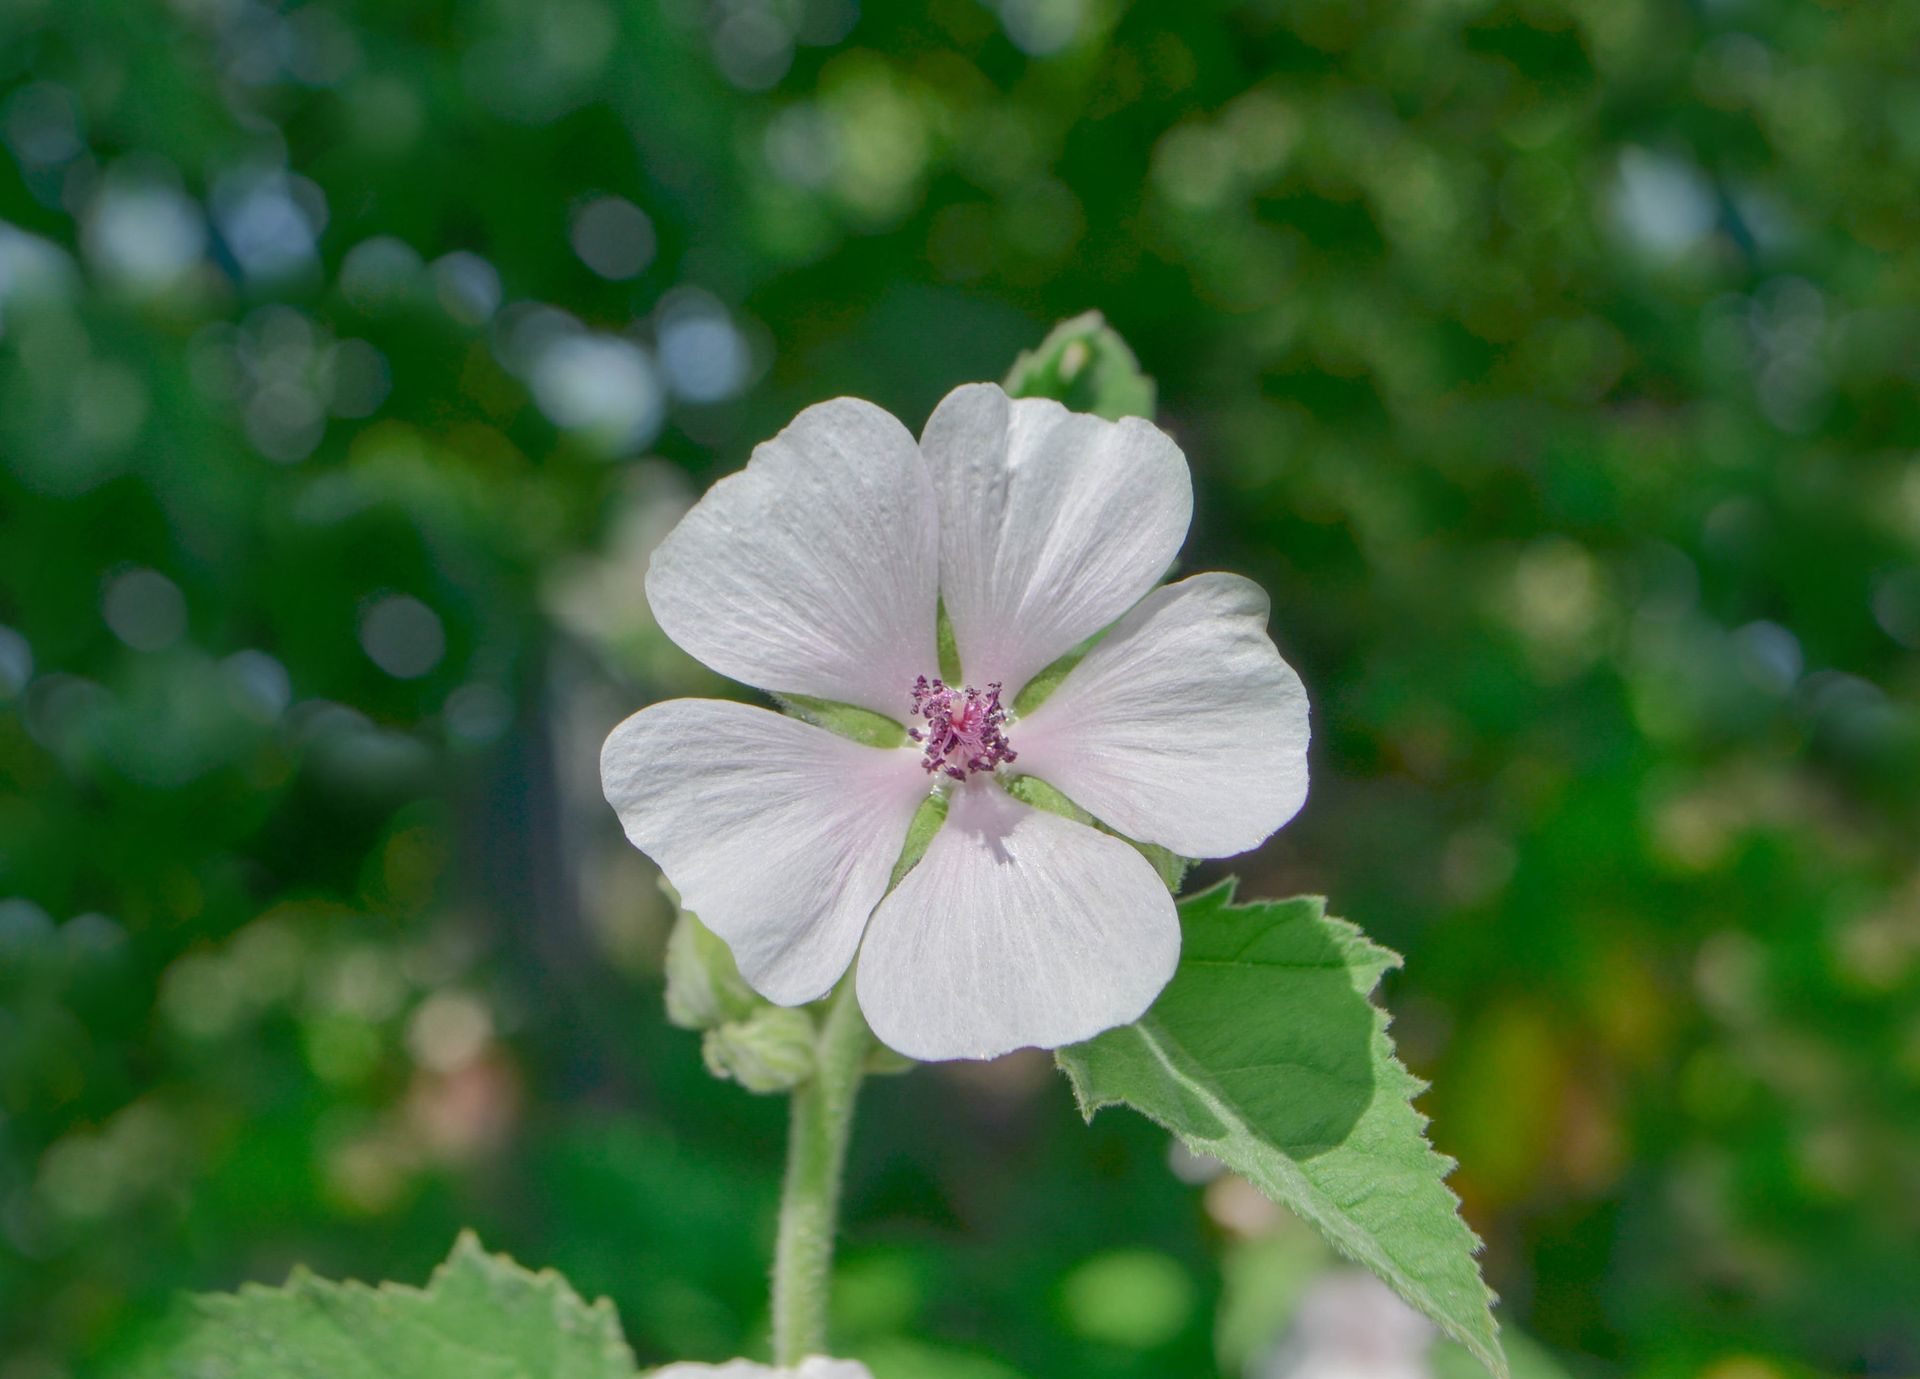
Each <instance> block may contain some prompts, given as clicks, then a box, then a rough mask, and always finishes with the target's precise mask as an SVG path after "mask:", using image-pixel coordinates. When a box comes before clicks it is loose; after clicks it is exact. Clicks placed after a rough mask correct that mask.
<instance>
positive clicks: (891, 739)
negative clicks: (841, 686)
mask: <svg viewBox="0 0 1920 1379" xmlns="http://www.w3.org/2000/svg"><path fill="white" fill-rule="evenodd" d="M909 697H910V696H909V695H908V693H907V691H906V689H905V688H904V687H903V688H902V690H901V692H900V698H901V701H902V702H903V703H905V702H906V701H907V700H908V699H909ZM774 698H776V699H778V700H779V701H780V707H781V708H783V709H785V710H786V711H787V712H788V713H790V714H792V715H793V716H794V717H795V718H799V719H804V720H805V721H807V722H808V723H811V724H813V725H814V726H815V727H817V728H825V729H826V730H827V731H828V732H830V733H838V734H839V735H840V736H841V737H845V738H851V739H852V740H853V741H855V742H864V743H865V744H866V745H867V746H869V747H904V746H905V745H906V742H907V730H906V728H905V727H904V726H902V725H901V724H900V723H898V722H896V721H894V720H893V719H891V718H888V717H887V716H886V715H885V714H883V713H875V712H874V711H873V710H872V709H861V708H856V707H854V706H853V705H852V704H837V703H835V702H834V701H833V700H831V699H815V698H813V697H812V696H810V695H805V694H779V695H775V696H774Z"/></svg>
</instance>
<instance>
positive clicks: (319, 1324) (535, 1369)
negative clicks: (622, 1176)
mask: <svg viewBox="0 0 1920 1379" xmlns="http://www.w3.org/2000/svg"><path fill="white" fill-rule="evenodd" d="M192 1309H193V1311H192V1315H191V1317H190V1318H189V1319H188V1322H187V1327H186V1331H185V1334H184V1335H183V1336H182V1337H180V1338H179V1339H178V1340H177V1341H176V1342H175V1343H174V1344H173V1345H172V1346H170V1347H169V1348H168V1349H167V1350H166V1351H165V1352H164V1353H163V1354H161V1355H159V1356H156V1357H151V1358H149V1359H147V1360H146V1361H144V1362H140V1363H138V1364H136V1366H135V1367H134V1368H133V1369H132V1370H131V1371H130V1376H131V1379H349V1377H350V1376H360V1375H404V1376H406V1379H634V1376H635V1375H636V1374H637V1373H638V1368H637V1366H636V1365H635V1364H634V1359H633V1353H632V1352H631V1351H630V1350H628V1349H627V1343H626V1341H625V1339H623V1338H622V1336H621V1334H620V1322H619V1319H618V1318H617V1317H616V1316H615V1315H614V1311H613V1304H612V1303H610V1302H608V1301H607V1300H606V1299H604V1298H602V1299H601V1300H600V1301H598V1302H596V1303H592V1304H588V1303H585V1302H582V1301H581V1300H580V1296H579V1294H577V1293H575V1292H574V1291H573V1289H572V1288H571V1287H570V1286H569V1285H568V1283H567V1281H566V1280H565V1279H563V1278H561V1277H560V1276H559V1275H558V1274H556V1273H553V1272H552V1271H550V1270H549V1271H545V1272H542V1273H538V1274H535V1273H530V1272H528V1271H527V1270H525V1269H522V1268H521V1267H520V1266H519V1265H517V1264H515V1263H514V1262H513V1261H512V1260H510V1259H507V1258H506V1257H505V1256H504V1255H489V1254H487V1253H486V1252H485V1251H484V1250H482V1249H481V1248H480V1243H479V1242H478V1241H477V1240H475V1239H474V1237H473V1236H472V1235H471V1234H463V1235H462V1236H461V1237H460V1239H459V1241H458V1242H457V1243H456V1244H455V1245H454V1247H453V1254H452V1255H451V1257H449V1258H448V1260H447V1262H446V1263H445V1264H442V1265H441V1266H440V1267H439V1268H438V1269H437V1270H435V1271H434V1275H433V1278H432V1280H431V1281H429V1282H428V1284H427V1286H426V1287H425V1288H408V1287H404V1286H402V1285H399V1284H392V1283H383V1284H381V1285H380V1286H379V1287H377V1288H370V1287H368V1286H367V1285H366V1284H364V1283H331V1282H328V1281H327V1280H325V1279H320V1278H315V1277H314V1276H313V1275H312V1274H310V1273H307V1272H306V1271H305V1270H304V1269H296V1270H295V1271H294V1273H293V1276H292V1277H291V1278H289V1279H288V1280H287V1284H286V1286H285V1287H284V1288H263V1287H260V1286H258V1285H249V1286H247V1287H244V1288H242V1289H241V1290H240V1291H239V1292H238V1293H233V1294H227V1295H222V1296H217V1297H203V1298H196V1299H194V1301H193V1303H192Z"/></svg>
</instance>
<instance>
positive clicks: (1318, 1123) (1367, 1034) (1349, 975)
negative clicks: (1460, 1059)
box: [1059, 882, 1507, 1376]
mask: <svg viewBox="0 0 1920 1379" xmlns="http://www.w3.org/2000/svg"><path fill="white" fill-rule="evenodd" d="M1233 891H1234V887H1233V884H1232V883H1231V882H1227V883H1223V884H1221V885H1218V886H1215V887H1213V888H1212V889H1210V890H1207V891H1204V892H1202V893H1201V894H1199V895H1196V896H1193V897H1191V898H1190V899H1188V900H1186V901H1184V902H1183V903H1182V904H1181V906H1180V916H1181V927H1182V930H1183V941H1182V949H1181V954H1180V967H1179V970H1178V971H1177V972H1176V973H1175V974H1174V978H1173V981H1172V982H1171V983H1170V984H1169V985H1168V987H1167V989H1166V991H1165V992H1163V993H1162V994H1161V996H1160V999H1159V1000H1158V1001H1157V1002H1155V1004H1154V1006H1153V1008H1152V1009H1151V1010H1149V1011H1148V1012H1147V1014H1146V1015H1145V1016H1144V1017H1142V1018H1141V1019H1140V1020H1139V1021H1138V1022H1137V1023H1135V1024H1132V1025H1129V1026H1126V1027H1125V1028H1123V1029H1116V1030H1109V1031H1108V1032H1107V1033H1105V1034H1103V1035H1100V1036H1099V1037H1097V1038H1095V1039H1092V1040H1090V1041H1088V1042H1087V1043H1085V1044H1079V1045H1075V1046H1074V1047H1072V1048H1068V1049H1063V1050H1061V1052H1060V1055H1059V1061H1060V1065H1061V1067H1062V1068H1064V1069H1065V1070H1066V1072H1067V1075H1068V1077H1069V1078H1071V1079H1072V1082H1073V1089H1074V1095H1075V1097H1076V1098H1077V1099H1078V1101H1079V1103H1080V1108H1081V1111H1082V1112H1083V1113H1084V1114H1085V1115H1086V1116H1087V1117H1088V1118H1091V1117H1092V1116H1093V1114H1094V1112H1095V1111H1097V1110H1099V1109H1100V1108H1101V1107H1102V1106H1108V1105H1114V1104H1125V1105H1128V1106H1132V1107H1134V1108H1135V1109H1136V1110H1138V1111H1140V1112H1142V1113H1143V1114H1145V1115H1147V1116H1149V1117H1151V1118H1152V1119H1154V1120H1155V1121H1158V1122H1159V1123H1160V1124H1161V1125H1164V1126H1166V1127H1167V1128H1168V1129H1169V1130H1171V1131H1173V1132H1174V1133H1175V1134H1176V1135H1178V1136H1179V1137H1180V1138H1181V1140H1182V1141H1183V1142H1185V1143H1186V1145H1187V1146H1188V1147H1189V1148H1191V1149H1193V1150H1194V1151H1196V1152H1198V1153H1203V1154H1209V1155H1212V1156H1213V1157H1214V1158H1217V1159H1219V1160H1220V1161H1221V1162H1222V1163H1224V1164H1226V1165H1227V1166H1228V1167H1230V1168H1232V1169H1234V1170H1235V1171H1237V1172H1239V1173H1241V1174H1243V1175H1244V1176H1245V1177H1246V1178H1247V1179H1248V1180H1249V1181H1251V1182H1252V1183H1254V1184H1255V1185H1256V1186H1257V1187H1259V1189H1260V1190H1261V1191H1262V1192H1264V1193H1266V1194H1267V1196H1269V1197H1270V1198H1272V1199H1273V1200H1274V1201H1276V1202H1279V1203H1281V1204H1283V1205H1284V1206H1287V1207H1289V1208H1291V1209H1292V1210H1294V1211H1296V1212H1298V1213H1299V1214H1300V1215H1301V1216H1303V1217H1305V1218H1306V1219H1307V1220H1309V1221H1311V1222H1312V1223H1313V1224H1314V1225H1316V1226H1317V1227H1319V1228H1320V1230H1321V1231H1322V1232H1323V1233H1324V1234H1325V1236H1326V1237H1327V1239H1328V1240H1329V1241H1331V1242H1332V1243H1333V1245H1334V1246H1335V1247H1336V1248H1337V1249H1339V1250H1340V1252H1341V1253H1342V1254H1345V1255H1347V1256H1349V1257H1351V1258H1353V1259H1355V1260H1358V1261H1359V1262H1360V1263H1362V1264H1364V1265H1366V1266H1367V1267H1368V1268H1369V1269H1372V1270H1373V1271H1374V1272H1375V1273H1377V1274H1378V1275H1379V1276H1380V1277H1381V1278H1383V1279H1385V1280H1386V1281H1387V1282H1388V1283H1390V1284H1392V1285H1393V1287H1394V1289H1395V1290H1396V1291H1398V1292H1399V1293H1400V1294H1401V1296H1403V1297H1404V1298H1406V1299H1407V1301H1409V1302H1411V1303H1412V1304H1413V1305H1414V1306H1415V1307H1417V1308H1419V1309H1420V1310H1421V1311H1422V1312H1424V1313H1426V1314H1427V1316H1429V1317H1431V1318H1432V1319H1433V1320H1434V1321H1436V1322H1437V1323H1439V1325H1440V1326H1441V1328H1442V1329H1443V1330H1444V1331H1445V1332H1446V1333H1447V1334H1448V1335H1449V1336H1451V1337H1453V1338H1454V1339H1456V1340H1458V1341H1459V1342H1460V1343H1461V1344H1463V1345H1465V1346H1466V1347H1467V1348H1468V1349H1469V1350H1470V1351H1472V1353H1473V1354H1474V1355H1475V1356H1476V1357H1477V1358H1478V1359H1479V1360H1480V1361H1481V1362H1482V1363H1483V1364H1485V1365H1486V1366H1487V1367H1488V1368H1489V1369H1491V1370H1492V1371H1493V1372H1494V1373H1495V1374H1497V1375H1501V1376H1504V1375H1505V1374H1506V1372H1507V1369H1506V1360H1505V1357H1504V1356H1503V1355H1502V1354H1501V1352H1500V1343H1499V1341H1498V1339H1497V1336H1496V1328H1495V1325H1494V1321H1493V1313H1492V1306H1493V1296H1492V1294H1491V1293H1490V1292H1488V1290H1487V1287H1486V1285H1485V1284H1484V1283H1483V1282H1481V1279H1480V1271H1479V1269H1478V1267H1477V1266H1476V1265H1475V1263H1474V1259H1473V1256H1474V1254H1475V1253H1476V1252H1477V1251H1478V1249H1479V1242H1478V1241H1477V1240H1476V1239H1475V1238H1474V1235H1473V1232H1472V1231H1470V1230H1468V1229H1467V1226H1466V1223H1465V1222H1463V1221H1462V1220H1461V1219H1460V1216H1459V1201H1458V1200H1457V1199H1456V1198H1455V1197H1454V1195H1453V1194H1452V1193H1451V1192H1449V1191H1448V1190H1447V1188H1446V1186H1445V1183H1444V1181H1443V1180H1444V1178H1445V1176H1446V1174H1447V1172H1448V1170H1449V1169H1451V1168H1452V1166H1453V1164H1452V1161H1451V1160H1448V1159H1445V1158H1442V1157H1441V1156H1440V1155H1438V1154H1436V1153H1435V1152H1434V1151H1433V1149H1432V1148H1431V1147H1430V1146H1429V1145H1428V1144H1427V1140H1426V1136H1425V1134H1424V1131H1425V1128H1426V1118H1425V1117H1424V1116H1422V1115H1420V1114H1419V1113H1418V1112H1417V1111H1415V1110H1414V1109H1413V1105H1412V1100H1413V1098H1414V1096H1416V1095H1417V1094H1418V1093H1419V1092H1420V1091H1421V1090H1422V1088H1423V1087H1424V1084H1423V1083H1421V1082H1420V1081H1419V1080H1418V1079H1417V1078H1415V1077H1413V1076H1412V1075H1411V1074H1410V1073H1408V1072H1407V1070H1406V1069H1405V1068H1404V1067H1402V1066H1401V1064H1400V1061H1399V1059H1398V1058H1396V1057H1395V1056H1394V1052H1393V1046H1392V1043H1391V1042H1390V1041H1389V1039H1388V1037H1387V1029H1386V1026H1387V1021H1386V1017H1385V1016H1384V1015H1383V1014H1382V1013H1381V1012H1380V1011H1379V1010H1378V1009H1376V1008H1375V1007H1374V1006H1373V1005H1372V1004H1371V1003H1370V1002H1369V1001H1368V999H1367V998H1368V996H1369V994H1370V993H1371V992H1372V991H1373V989H1374V987H1375V986H1376V985H1377V984H1378V983H1379V980H1380V977H1381V974H1382V973H1384V972H1385V971H1387V969H1388V968H1390V967H1393V966H1396V965H1398V963H1399V958H1398V957H1397V956H1396V955H1394V954H1392V953H1389V952H1388V951H1387V950H1385V949H1384V948H1380V947H1378V946H1376V945H1375V944H1372V943H1369V942H1368V941H1367V940H1366V939H1365V938H1364V937H1363V936H1362V935H1361V933H1360V931H1359V930H1358V929H1356V928H1354V926H1352V925H1351V924H1348V923H1346V922H1345V921H1344V920H1338V919H1333V918H1331V917H1329V916H1328V915H1327V914H1326V907H1325V903H1324V902H1323V901H1320V900H1318V899H1313V898H1302V899H1295V900H1286V901H1256V902H1254V903H1251V904H1247V905H1235V904H1233V903H1232V900H1233Z"/></svg>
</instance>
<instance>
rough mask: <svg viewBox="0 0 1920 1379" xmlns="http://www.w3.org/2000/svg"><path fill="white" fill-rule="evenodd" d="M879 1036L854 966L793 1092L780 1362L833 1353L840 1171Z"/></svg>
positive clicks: (779, 1280) (777, 1249)
mask: <svg viewBox="0 0 1920 1379" xmlns="http://www.w3.org/2000/svg"><path fill="white" fill-rule="evenodd" d="M872 1040H873V1036H872V1034H870V1033H869V1032H868V1030H867V1022H866V1020H865V1018H863V1017H862V1016H861V1014H860V1004H859V1002H858V1001H856V1000H855V999H854V995H853V974H852V973H848V974H847V977H846V980H844V981H843V982H841V983H840V986H839V989H838V990H836V991H835V992H834V993H833V995H832V996H831V997H830V998H829V999H828V1002H827V1009H826V1015H825V1017H824V1018H823V1019H822V1020H821V1022H820V1033H819V1038H818V1041H817V1044H816V1054H815V1057H816V1067H815V1070H814V1074H813V1077H812V1078H810V1079H809V1080H808V1081H807V1082H806V1083H805V1084H804V1085H802V1086H801V1087H799V1088H798V1089H796V1090H795V1092H794V1094H793V1119H792V1128H791V1130H790V1131H789V1135H790V1138H789V1140H788V1142H787V1178H786V1185H785V1187H784V1188H783V1190H782V1192H781V1198H780V1236H779V1239H778V1240H777V1241H776V1242H775V1245H774V1253H773V1362H774V1364H776V1365H781V1366H787V1365H797V1364H799V1363H800V1361H801V1360H803V1359H805V1358H806V1357H807V1356H809V1355H820V1354H824V1353H825V1352H826V1347H827V1299H828V1293H829V1291H830V1289H831V1283H832V1274H833V1239H834V1234H835V1231H836V1229H837V1226H838V1222H839V1218H840V1177H841V1171H842V1169H843V1168H844V1166H845V1164H846V1158H847V1138H848V1134H849V1132H850V1131H851V1130H852V1128H853V1107H854V1101H855V1099H856V1098H857V1097H858V1096H859V1094H860V1079H861V1076H862V1074H863V1072H864V1071H865V1067H866V1061H867V1054H868V1052H869V1050H870V1049H871V1047H872Z"/></svg>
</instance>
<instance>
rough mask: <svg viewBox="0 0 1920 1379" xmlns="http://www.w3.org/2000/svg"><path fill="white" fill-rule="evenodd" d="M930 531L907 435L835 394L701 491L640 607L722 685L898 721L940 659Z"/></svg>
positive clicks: (662, 554) (928, 506)
mask: <svg viewBox="0 0 1920 1379" xmlns="http://www.w3.org/2000/svg"><path fill="white" fill-rule="evenodd" d="M937 521H938V518H937V513H936V508H935V504H934V497H933V486H932V481H931V479H930V477H929V474H928V471H927V467H926V464H925V462H924V461H923V460H922V459H921V457H920V451H919V449H918V447H917V446H915V444H914V441H913V436H912V435H911V434H910V433H909V432H908V431H907V428H906V427H904V426H902V425H901V424H900V423H899V422H897V421H895V420H894V419H893V418H892V417H891V416H889V415H888V414H887V413H885V412H883V411H882V410H881V409H880V408H878V407H875V406H874V405H873V404H872V403H870V402H861V401H859V400H858V399H855V398H846V397H843V398H836V399H835V400H833V401H832V402H823V403H820V404H819V405H818V406H815V407H809V408H807V410H806V411H804V412H802V413H801V414H800V415H799V416H797V417H795V418H794V420H793V423H792V425H790V426H788V427H787V429H786V430H784V431H782V432H781V433H780V434H779V435H777V436H775V437H774V438H773V439H772V440H770V441H768V442H766V443H765V444H764V445H761V446H759V447H758V448H757V449H756V450H755V451H754V452H753V459H752V460H751V461H749V462H748V464H747V467H746V468H745V469H743V470H741V471H740V472H739V473H738V474H733V475H729V476H728V477H727V478H724V479H722V480H720V482H719V483H717V484H715V485H714V486H713V487H712V488H711V489H709V490H708V491H707V495H706V497H704V498H702V499H701V500H700V501H699V502H698V503H697V504H695V505H694V508H693V510H692V511H691V512H689V513H688V514H687V515H686V517H684V518H683V519H681V522H680V524H679V525H678V526H677V527H675V528H674V529H673V531H672V532H671V533H669V534H668V536H667V538H666V540H664V541H662V542H661V543H660V547H659V549H658V550H656V551H655V552H654V554H653V560H652V562H651V564H650V565H649V566H648V569H647V601H648V603H649V604H650V605H651V606H652V608H653V615H654V617H655V618H656V619H657V620H658V621H659V623H660V626H661V628H662V629H663V630H664V631H665V632H666V634H667V635H668V636H669V637H671V638H673V640H674V641H675V642H677V643H679V644H680V646H681V647H683V648H685V649H686V650H687V651H688V652H690V653H692V654H693V655H694V656H696V657H698V658H699V659H700V660H702V661H704V662H706V664H707V665H709V666H711V667H712V668H713V669H715V670H717V671H719V672H720V673H721V674H722V675H726V676H730V677H731V678H733V679H735V680H739V681H740V682H742V683H743V684H748V685H752V686H754V687H755V688H758V689H763V690H768V691H771V692H773V693H776V694H782V693H784V694H805V695H812V696H814V697H816V698H820V699H831V700H835V701H837V702H840V703H844V704H857V705H859V706H860V707H861V708H865V709H872V710H873V711H874V712H876V713H883V714H886V715H887V716H888V717H890V718H894V719H900V718H903V717H905V715H906V713H907V696H908V690H909V689H910V687H911V686H912V684H913V680H914V677H915V676H917V675H922V674H925V673H927V672H928V671H929V670H931V669H932V668H933V667H934V666H936V665H937V664H938V662H937V659H936V653H935V649H934V612H935V606H936V598H937V594H936V589H935V582H936V579H937V577H938V570H939V555H938V551H939V536H938V532H937Z"/></svg>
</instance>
